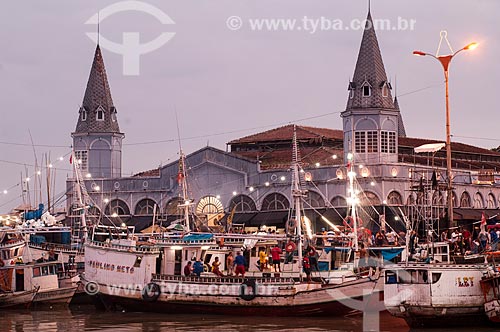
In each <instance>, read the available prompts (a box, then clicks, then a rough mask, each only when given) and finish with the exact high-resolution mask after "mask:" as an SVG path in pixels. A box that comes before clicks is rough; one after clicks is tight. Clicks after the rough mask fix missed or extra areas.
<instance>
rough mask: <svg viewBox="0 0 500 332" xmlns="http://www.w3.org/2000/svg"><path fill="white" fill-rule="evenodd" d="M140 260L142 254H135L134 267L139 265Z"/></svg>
mask: <svg viewBox="0 0 500 332" xmlns="http://www.w3.org/2000/svg"><path fill="white" fill-rule="evenodd" d="M141 262H142V256H136V257H135V262H134V267H141Z"/></svg>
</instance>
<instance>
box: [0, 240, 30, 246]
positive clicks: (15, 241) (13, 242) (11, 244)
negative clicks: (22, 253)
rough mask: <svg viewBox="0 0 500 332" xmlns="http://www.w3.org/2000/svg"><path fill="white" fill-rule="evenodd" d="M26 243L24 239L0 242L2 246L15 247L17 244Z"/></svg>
mask: <svg viewBox="0 0 500 332" xmlns="http://www.w3.org/2000/svg"><path fill="white" fill-rule="evenodd" d="M24 243H25V242H24V240H23V239H11V240H7V241H6V242H4V243H0V248H7V247H13V246H17V245H20V244H24Z"/></svg>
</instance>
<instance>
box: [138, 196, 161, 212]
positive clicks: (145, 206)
mask: <svg viewBox="0 0 500 332" xmlns="http://www.w3.org/2000/svg"><path fill="white" fill-rule="evenodd" d="M155 205H156V202H155V201H153V200H152V199H150V198H144V199H142V200H140V201H139V203H137V205H136V206H135V214H136V215H139V216H144V215H153V213H154V209H155Z"/></svg>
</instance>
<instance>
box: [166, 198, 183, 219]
mask: <svg viewBox="0 0 500 332" xmlns="http://www.w3.org/2000/svg"><path fill="white" fill-rule="evenodd" d="M181 203H182V198H181V197H174V198H172V199H170V200H169V201H168V202H167V204H165V208H164V209H163V213H165V214H166V215H169V216H170V215H179V214H180V212H179V204H181Z"/></svg>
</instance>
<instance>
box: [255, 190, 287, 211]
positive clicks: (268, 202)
mask: <svg viewBox="0 0 500 332" xmlns="http://www.w3.org/2000/svg"><path fill="white" fill-rule="evenodd" d="M289 207H290V202H288V199H287V198H286V197H285V196H284V195H283V194H280V193H272V194H269V195H267V196H266V197H264V199H263V200H262V208H261V211H274V210H286V209H288V208H289Z"/></svg>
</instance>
